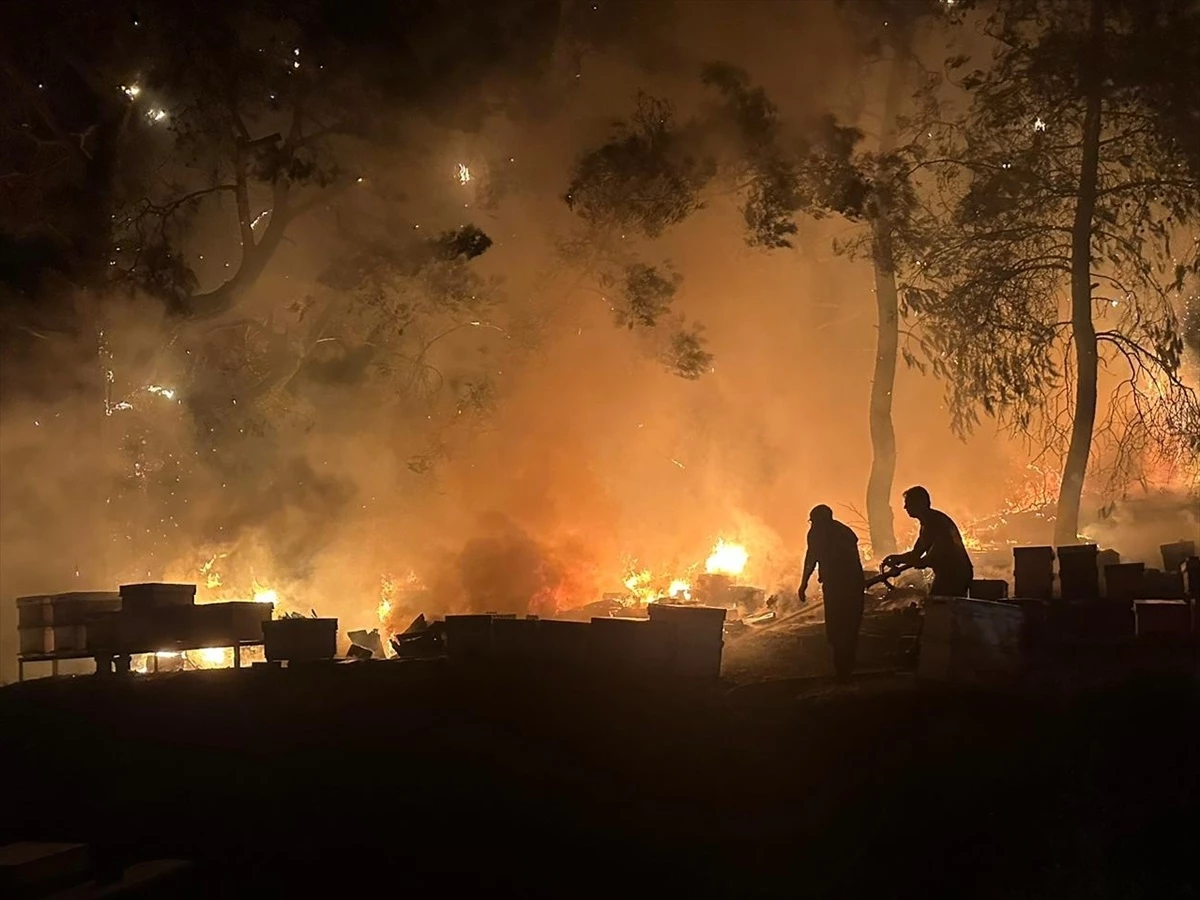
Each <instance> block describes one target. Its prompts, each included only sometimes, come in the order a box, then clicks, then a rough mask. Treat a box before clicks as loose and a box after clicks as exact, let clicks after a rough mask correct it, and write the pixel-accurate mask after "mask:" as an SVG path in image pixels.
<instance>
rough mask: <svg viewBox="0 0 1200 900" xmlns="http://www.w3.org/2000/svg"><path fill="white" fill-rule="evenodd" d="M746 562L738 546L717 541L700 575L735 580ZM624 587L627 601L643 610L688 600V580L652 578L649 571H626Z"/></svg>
mask: <svg viewBox="0 0 1200 900" xmlns="http://www.w3.org/2000/svg"><path fill="white" fill-rule="evenodd" d="M749 560H750V554H749V553H748V552H747V550H746V548H745V547H743V546H742V545H741V544H734V543H730V542H728V541H726V540H725V539H724V538H718V539H717V543H716V545H715V546H714V547H713V550H712V553H710V554H709V556H708V559H706V560H705V562H704V572H705V574H707V575H728V576H730V577H736V576H738V575H741V574H742V573H743V572H744V571H745V570H746V563H747V562H748V561H749ZM684 574H687V573H686V572H685V573H684ZM624 584H625V589H626V590H627V591H629V597H630V598H631V600H632V601H633V603H635V604H636V605H638V606H645V605H646V604H647V603H655V602H657V601H659V600H691V599H692V584H691V580H690V579H687V578H677V577H674V576H668V577H663V578H656V577H655V576H654V575H653V574H652V573H651V571H650V570H649V569H640V570H637V569H635V570H632V571H630V573H629V575H628V576H627V577H626V578H625V581H624ZM664 585H665V587H664ZM631 605H632V604H631Z"/></svg>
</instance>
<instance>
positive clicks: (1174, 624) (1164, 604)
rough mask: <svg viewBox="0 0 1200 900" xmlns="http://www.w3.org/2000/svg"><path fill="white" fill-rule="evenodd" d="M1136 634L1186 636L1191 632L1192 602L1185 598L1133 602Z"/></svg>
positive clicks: (1140, 635) (1144, 635)
mask: <svg viewBox="0 0 1200 900" xmlns="http://www.w3.org/2000/svg"><path fill="white" fill-rule="evenodd" d="M1133 608H1134V617H1135V621H1136V623H1137V625H1136V629H1137V636H1138V637H1139V638H1142V637H1151V636H1153V637H1172V638H1181V639H1182V638H1187V637H1189V636H1190V635H1191V633H1192V614H1193V609H1192V604H1191V603H1189V602H1188V601H1186V600H1138V601H1136V602H1135V603H1134V604H1133Z"/></svg>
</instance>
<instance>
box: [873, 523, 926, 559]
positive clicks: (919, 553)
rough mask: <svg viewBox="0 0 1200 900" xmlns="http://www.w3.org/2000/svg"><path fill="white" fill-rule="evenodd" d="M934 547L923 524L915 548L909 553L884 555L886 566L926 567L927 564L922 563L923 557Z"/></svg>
mask: <svg viewBox="0 0 1200 900" xmlns="http://www.w3.org/2000/svg"><path fill="white" fill-rule="evenodd" d="M931 549H932V543H931V541H930V540H929V535H928V533H927V532H926V529H925V526H924V525H922V526H921V533H920V534H918V535H917V542H916V543H915V544H914V545H913V548H912V549H911V550H910V551H908V552H907V553H893V554H892V555H891V556H887V557H884V560H883V565H884V568H889V569H890V568H895V567H896V566H912V567H913V568H916V569H924V568H926V566H923V565H922V564H921V561H922V559H923V558H924V557H925V556H928V555H929V551H930V550H931Z"/></svg>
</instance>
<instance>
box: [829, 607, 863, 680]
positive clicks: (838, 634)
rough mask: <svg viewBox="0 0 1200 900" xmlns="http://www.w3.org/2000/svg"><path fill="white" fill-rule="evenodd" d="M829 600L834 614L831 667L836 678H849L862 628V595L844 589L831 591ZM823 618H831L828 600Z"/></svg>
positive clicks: (830, 635) (831, 635)
mask: <svg viewBox="0 0 1200 900" xmlns="http://www.w3.org/2000/svg"><path fill="white" fill-rule="evenodd" d="M830 593H831V595H832V596H831V600H832V604H833V607H834V609H836V613H834V614H833V615H834V617H836V621H837V625H836V629H835V630H833V631H831V632H830V634H829V638H830V641H829V642H830V644H831V645H832V647H833V667H834V671H835V672H836V673H837V676H838V678H841V679H845V678H849V677H850V675H851V674H853V672H854V660H855V656H856V655H857V652H858V631H859V628H860V627H861V626H862V613H863V593H862V589H861V588H857V589H856V588H854V587H846V588H843V589H841V590H839V591H831V592H830ZM825 608H826V613H825V618H826V621H827V622H828V621H829V620H830V618H831V615H830V612H829V609H830V600H826V602H825Z"/></svg>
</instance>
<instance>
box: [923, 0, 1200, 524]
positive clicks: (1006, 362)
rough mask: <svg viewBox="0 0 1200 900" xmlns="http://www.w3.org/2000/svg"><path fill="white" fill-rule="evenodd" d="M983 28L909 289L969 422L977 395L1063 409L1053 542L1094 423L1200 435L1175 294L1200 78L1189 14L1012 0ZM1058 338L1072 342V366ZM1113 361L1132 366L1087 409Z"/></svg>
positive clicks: (1035, 412) (1195, 446)
mask: <svg viewBox="0 0 1200 900" xmlns="http://www.w3.org/2000/svg"><path fill="white" fill-rule="evenodd" d="M988 33H989V34H990V36H991V37H992V38H993V39H994V41H995V43H994V48H995V58H994V61H993V62H992V63H991V64H990V66H989V67H988V68H986V69H985V70H982V71H973V72H970V73H969V74H967V75H966V76H965V77H964V78H963V85H964V87H965V88H966V89H967V90H968V91H970V94H971V98H972V103H971V108H970V112H969V114H968V115H967V117H966V120H965V122H964V124H963V129H962V130H961V132H956V138H955V140H954V141H953V142H952V143H951V144H950V146H948V147H947V148H946V149H945V153H944V155H943V158H942V159H940V160H936V161H930V163H929V164H930V165H933V166H936V167H939V168H938V171H939V179H940V180H939V184H938V185H937V188H938V190H939V191H940V192H941V193H942V194H943V195H946V196H950V197H953V198H955V201H954V204H953V208H952V210H951V212H950V214H949V215H948V216H947V217H946V218H945V219H944V220H943V222H942V227H941V229H940V230H938V231H936V232H935V233H934V234H932V235H931V236H930V239H929V242H928V252H927V254H926V255H925V256H924V257H923V258H922V260H921V274H922V278H921V279H920V280H919V282H920V283H919V284H918V285H917V286H916V289H914V290H912V291H910V292H909V293H908V298H909V303H910V306H911V307H912V309H913V310H914V312H915V313H917V314H918V315H919V316H920V317H921V320H922V322H923V324H924V329H923V332H922V333H923V334H924V335H925V336H926V337H925V343H924V351H925V358H926V360H927V361H929V362H930V363H932V366H933V369H934V370H935V371H936V372H937V373H938V374H941V375H943V376H945V377H946V378H947V379H948V382H949V392H948V397H949V400H950V403H951V406H952V408H953V409H954V410H955V411H956V412H957V415H958V425H959V427H960V428H964V429H965V428H969V427H970V426H971V425H972V424H973V423H974V422H975V421H976V419H977V412H976V410H979V409H982V410H983V411H984V412H986V413H987V414H994V415H1000V416H1002V417H1004V418H1005V419H1006V421H1008V422H1010V423H1011V424H1014V425H1016V426H1017V427H1019V428H1023V429H1028V428H1029V427H1030V426H1031V423H1034V422H1037V421H1039V418H1040V420H1042V421H1045V420H1047V419H1049V422H1050V425H1051V426H1053V425H1054V424H1055V420H1056V418H1057V416H1056V414H1057V413H1061V414H1062V415H1063V417H1064V418H1065V419H1066V421H1067V423H1068V425H1067V428H1066V431H1067V432H1068V434H1064V435H1063V437H1064V438H1067V440H1066V444H1067V446H1066V453H1065V461H1064V464H1063V471H1062V485H1061V490H1060V492H1059V498H1058V511H1057V520H1056V524H1055V540H1056V541H1057V542H1058V543H1059V544H1069V543H1073V542H1075V541H1076V540H1077V532H1078V527H1079V510H1080V501H1081V496H1082V491H1083V486H1084V480H1085V477H1086V476H1087V474H1088V464H1089V459H1090V458H1091V457H1092V454H1093V444H1094V442H1095V441H1096V440H1097V439H1098V438H1099V437H1100V436H1101V435H1102V434H1103V433H1105V432H1115V436H1116V437H1117V438H1118V439H1122V440H1124V439H1128V440H1131V441H1134V442H1135V443H1136V444H1138V445H1139V446H1140V447H1141V449H1142V450H1154V451H1162V452H1166V453H1168V454H1170V453H1182V454H1185V456H1186V458H1189V459H1191V460H1193V461H1194V460H1195V458H1196V457H1195V454H1196V453H1197V452H1198V451H1200V407H1198V406H1197V403H1196V396H1195V393H1194V392H1193V390H1191V389H1190V388H1189V387H1188V386H1187V385H1185V384H1184V382H1183V381H1181V379H1180V367H1181V362H1182V353H1183V347H1184V344H1183V339H1182V337H1181V333H1180V332H1181V326H1180V311H1181V309H1182V300H1183V298H1182V296H1181V294H1182V293H1183V292H1184V290H1185V288H1186V287H1187V285H1188V280H1189V278H1191V279H1194V278H1195V276H1196V273H1197V272H1198V271H1200V268H1198V266H1200V254H1198V253H1197V250H1198V248H1200V245H1198V244H1197V243H1196V240H1195V238H1194V236H1192V235H1191V234H1189V233H1187V232H1186V231H1183V229H1185V228H1187V227H1189V226H1193V225H1194V223H1195V222H1196V219H1197V215H1198V214H1200V180H1198V178H1200V96H1198V95H1197V93H1196V92H1195V91H1194V90H1189V89H1187V88H1185V87H1183V85H1186V84H1189V83H1192V82H1194V81H1195V79H1197V78H1200V49H1198V48H1200V12H1198V11H1197V10H1196V8H1195V6H1194V4H1191V3H1187V2H1177V0H1145V2H1142V0H1137V2H1134V0H1129V2H1126V0H1051V2H1036V3H1035V2H1032V0H1013V2H1008V3H1004V4H1002V5H1001V7H1000V9H999V10H998V11H997V12H996V13H995V14H994V15H993V16H992V17H991V18H990V19H989V22H988ZM966 62H967V60H966V59H965V58H959V59H956V60H953V61H952V64H953V65H956V66H959V67H962V66H964V65H965V63H966ZM1193 283H1194V282H1193ZM1193 290H1194V288H1193ZM1064 298H1067V299H1068V303H1067V306H1066V309H1067V313H1066V317H1065V318H1064V317H1063V316H1062V314H1061V312H1062V302H1061V301H1062V300H1063V299H1064ZM1059 337H1063V338H1065V339H1066V340H1068V341H1069V342H1070V345H1072V346H1073V354H1070V355H1066V356H1065V362H1066V367H1065V368H1063V367H1062V366H1060V365H1059V362H1060V359H1064V357H1060V355H1059V349H1060V348H1059V345H1058V344H1057V343H1056V339H1057V338H1059ZM1064 349H1065V348H1064ZM1110 363H1113V364H1122V365H1123V366H1124V369H1125V376H1124V378H1123V381H1122V388H1121V389H1120V391H1119V393H1118V395H1117V396H1116V397H1114V400H1113V403H1112V404H1111V408H1112V410H1113V414H1112V416H1110V417H1109V419H1108V420H1105V421H1098V420H1097V408H1098V385H1099V377H1100V369H1101V366H1103V365H1108V364H1110ZM1060 392H1069V395H1068V397H1067V399H1066V402H1065V403H1063V404H1058V403H1057V400H1056V398H1057V397H1058V395H1059V394H1060ZM1044 408H1046V409H1049V411H1050V412H1049V415H1048V416H1046V415H1042V410H1043V409H1044ZM1131 429H1132V430H1131ZM1125 449H1126V451H1127V450H1128V448H1125ZM1193 464H1194V463H1193Z"/></svg>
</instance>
